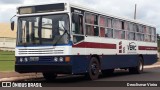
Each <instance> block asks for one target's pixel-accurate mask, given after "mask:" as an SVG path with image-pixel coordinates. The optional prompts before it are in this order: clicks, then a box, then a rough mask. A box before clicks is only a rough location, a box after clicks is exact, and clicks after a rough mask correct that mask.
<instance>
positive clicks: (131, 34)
mask: <svg viewBox="0 0 160 90" xmlns="http://www.w3.org/2000/svg"><path fill="white" fill-rule="evenodd" d="M128 39H129V40H135V33H134V32H128Z"/></svg>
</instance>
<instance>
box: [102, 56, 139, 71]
mask: <svg viewBox="0 0 160 90" xmlns="http://www.w3.org/2000/svg"><path fill="white" fill-rule="evenodd" d="M137 62H138V56H137V55H107V56H103V57H102V59H101V69H102V70H104V69H113V68H125V67H134V66H136V65H137Z"/></svg>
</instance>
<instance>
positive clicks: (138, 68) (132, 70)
mask: <svg viewBox="0 0 160 90" xmlns="http://www.w3.org/2000/svg"><path fill="white" fill-rule="evenodd" d="M143 66H144V63H143V58H142V57H141V56H140V57H139V60H138V65H137V66H136V67H132V68H129V72H130V73H132V74H141V73H143Z"/></svg>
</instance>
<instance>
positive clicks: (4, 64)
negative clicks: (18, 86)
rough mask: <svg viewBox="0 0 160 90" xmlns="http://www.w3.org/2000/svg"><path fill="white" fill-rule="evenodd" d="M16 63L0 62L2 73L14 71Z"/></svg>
mask: <svg viewBox="0 0 160 90" xmlns="http://www.w3.org/2000/svg"><path fill="white" fill-rule="evenodd" d="M14 65H15V62H14V61H0V71H14Z"/></svg>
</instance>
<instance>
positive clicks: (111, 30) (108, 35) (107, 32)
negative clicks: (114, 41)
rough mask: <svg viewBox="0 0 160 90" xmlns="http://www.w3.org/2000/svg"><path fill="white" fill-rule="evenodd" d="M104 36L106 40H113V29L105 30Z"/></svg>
mask: <svg viewBox="0 0 160 90" xmlns="http://www.w3.org/2000/svg"><path fill="white" fill-rule="evenodd" d="M105 36H106V37H108V38H113V29H111V28H107V29H105Z"/></svg>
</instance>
